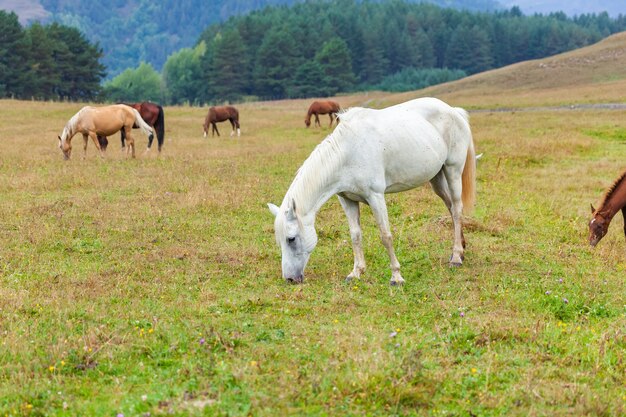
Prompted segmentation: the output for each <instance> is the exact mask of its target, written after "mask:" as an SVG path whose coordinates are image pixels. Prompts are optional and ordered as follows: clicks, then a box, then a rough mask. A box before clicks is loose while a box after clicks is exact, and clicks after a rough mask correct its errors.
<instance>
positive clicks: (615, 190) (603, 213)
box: [589, 171, 626, 246]
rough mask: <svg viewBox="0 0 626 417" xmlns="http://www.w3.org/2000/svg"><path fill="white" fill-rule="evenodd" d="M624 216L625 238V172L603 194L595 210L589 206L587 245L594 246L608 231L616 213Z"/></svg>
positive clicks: (625, 229) (625, 228)
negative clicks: (589, 217) (589, 218)
mask: <svg viewBox="0 0 626 417" xmlns="http://www.w3.org/2000/svg"><path fill="white" fill-rule="evenodd" d="M620 210H621V211H622V215H623V216H624V235H625V236H626V171H624V172H623V173H622V175H620V176H619V178H617V179H616V180H615V182H613V185H612V186H611V187H609V189H608V190H607V192H606V193H605V194H604V198H603V199H602V202H601V203H600V206H599V207H598V209H597V210H596V209H595V208H594V207H593V205H591V215H592V218H591V221H590V222H589V244H590V245H591V246H596V245H597V244H598V242H599V241H600V239H602V238H603V237H604V235H606V232H607V231H608V230H609V223H611V220H612V219H613V216H615V215H616V214H617V212H618V211H620Z"/></svg>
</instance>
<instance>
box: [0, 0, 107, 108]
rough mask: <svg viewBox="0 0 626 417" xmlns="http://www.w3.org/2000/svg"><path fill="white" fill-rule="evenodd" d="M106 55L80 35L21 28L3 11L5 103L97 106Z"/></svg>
mask: <svg viewBox="0 0 626 417" xmlns="http://www.w3.org/2000/svg"><path fill="white" fill-rule="evenodd" d="M101 58H102V51H101V49H100V48H99V47H98V46H97V45H92V44H90V43H89V42H88V41H87V40H86V38H85V37H84V36H83V34H81V33H80V32H79V31H78V30H77V29H74V28H70V27H67V26H62V25H59V24H56V23H53V24H51V25H47V26H42V25H41V24H38V23H35V24H33V25H32V26H30V27H28V28H27V29H24V28H22V26H21V25H20V23H19V21H18V18H17V15H16V14H15V13H7V12H5V11H1V10H0V97H15V98H29V99H30V98H37V99H46V100H48V99H72V100H83V101H86V100H92V99H94V98H96V97H98V95H99V93H100V89H101V87H100V82H101V80H102V78H103V77H104V75H105V71H104V70H105V68H104V66H103V65H102V64H101V63H100V59H101Z"/></svg>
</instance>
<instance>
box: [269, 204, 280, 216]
mask: <svg viewBox="0 0 626 417" xmlns="http://www.w3.org/2000/svg"><path fill="white" fill-rule="evenodd" d="M267 207H268V208H269V209H270V211H271V212H272V214H273V215H274V217H276V216H278V207H276V204H272V203H267Z"/></svg>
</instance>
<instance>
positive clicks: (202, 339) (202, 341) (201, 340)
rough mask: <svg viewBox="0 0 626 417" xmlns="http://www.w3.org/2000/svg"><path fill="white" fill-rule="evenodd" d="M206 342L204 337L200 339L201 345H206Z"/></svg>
mask: <svg viewBox="0 0 626 417" xmlns="http://www.w3.org/2000/svg"><path fill="white" fill-rule="evenodd" d="M204 342H205V340H204V337H203V338H201V339H200V345H204Z"/></svg>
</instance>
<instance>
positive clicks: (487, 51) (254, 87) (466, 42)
mask: <svg viewBox="0 0 626 417" xmlns="http://www.w3.org/2000/svg"><path fill="white" fill-rule="evenodd" d="M625 29H626V17H625V16H621V15H620V16H618V17H617V18H615V19H612V18H610V17H609V16H608V15H607V14H606V13H602V14H598V15H596V14H590V15H581V16H577V17H574V18H569V17H567V16H566V15H565V14H563V13H554V14H550V15H533V16H525V15H523V14H522V13H521V11H520V10H519V8H515V7H514V8H512V9H510V10H505V11H499V12H489V13H487V12H470V11H460V10H454V9H444V8H440V7H437V6H434V5H431V4H425V3H419V4H415V3H409V2H406V1H402V0H392V1H388V2H361V1H357V0H328V1H307V2H303V3H298V4H296V5H294V6H291V7H285V6H282V7H269V8H265V9H263V10H260V11H256V12H252V13H250V14H248V15H246V16H239V17H231V18H230V19H229V20H227V21H226V22H224V23H220V24H212V25H210V26H208V27H207V28H206V29H205V30H204V31H203V33H202V34H201V36H200V37H199V39H198V42H197V44H196V46H195V47H193V48H183V49H180V50H179V51H178V52H175V53H173V54H171V55H170V56H169V57H168V59H167V60H166V62H165V64H164V66H163V69H162V71H161V72H160V73H159V72H157V71H156V70H155V69H154V67H153V66H152V65H150V64H147V63H142V64H141V65H140V66H139V67H137V68H129V69H127V70H125V71H124V72H122V73H121V74H119V75H118V76H117V77H115V78H114V79H113V80H111V81H109V82H107V83H106V84H104V86H103V87H104V88H103V89H102V91H100V84H99V81H100V80H101V79H102V76H103V74H104V68H103V67H102V65H101V64H100V63H99V62H100V59H101V57H102V51H101V49H100V48H99V46H98V45H97V44H96V45H91V44H90V43H89V42H88V41H86V39H85V38H84V37H83V36H82V35H81V34H80V32H78V31H76V30H75V29H71V28H68V27H65V26H61V25H58V24H52V25H49V26H42V25H39V24H35V25H32V26H31V27H29V28H27V29H23V28H21V27H20V26H19V23H18V22H17V18H16V16H15V15H14V14H6V13H4V12H3V13H2V14H0V33H2V34H3V36H2V37H0V74H2V75H1V76H0V95H1V96H14V97H36V98H46V99H47V98H56V97H59V98H71V99H75V100H83V99H94V98H96V99H99V100H105V101H130V100H132V101H139V100H153V101H158V102H161V103H164V104H181V103H190V104H203V103H218V102H225V101H239V100H245V99H279V98H296V97H312V96H330V95H334V94H337V93H345V92H350V91H363V90H370V89H384V90H387V91H406V90H412V89H417V88H423V87H425V86H428V85H431V84H435V83H440V82H445V81H448V80H453V79H457V78H460V77H463V76H465V75H467V74H473V73H477V72H481V71H485V70H489V69H492V68H497V67H501V66H504V65H508V64H511V63H514V62H519V61H524V60H528V59H536V58H541V57H545V56H550V55H554V54H557V53H560V52H564V51H567V50H572V49H575V48H580V47H583V46H586V45H589V44H591V43H594V42H597V41H599V40H600V39H602V38H604V37H606V36H608V35H610V34H612V33H615V32H619V31H622V30H625ZM4 68H8V71H4ZM7 72H10V73H11V76H8V75H6V76H5V75H4V74H6V73H7Z"/></svg>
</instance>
